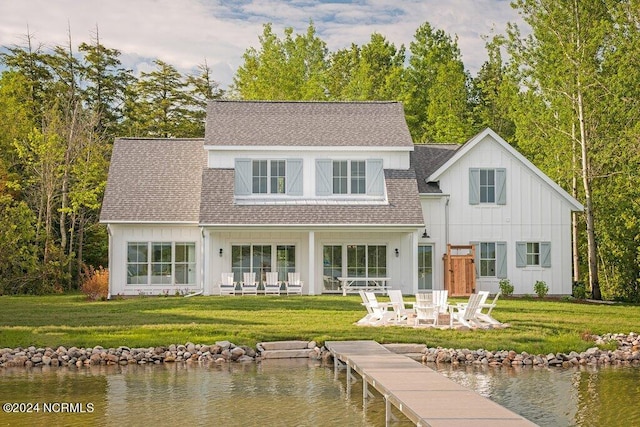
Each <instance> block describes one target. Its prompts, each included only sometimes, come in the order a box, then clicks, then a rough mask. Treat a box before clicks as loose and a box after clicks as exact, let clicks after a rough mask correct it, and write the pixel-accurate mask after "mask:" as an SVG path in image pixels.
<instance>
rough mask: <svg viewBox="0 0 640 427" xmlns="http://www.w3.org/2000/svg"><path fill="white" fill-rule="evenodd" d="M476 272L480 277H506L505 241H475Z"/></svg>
mask: <svg viewBox="0 0 640 427" xmlns="http://www.w3.org/2000/svg"><path fill="white" fill-rule="evenodd" d="M475 245H476V259H475V264H476V274H477V276H478V277H480V278H484V277H487V278H488V277H496V278H498V279H505V278H506V277H507V243H506V242H476V243H475Z"/></svg>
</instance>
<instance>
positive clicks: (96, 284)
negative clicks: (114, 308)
mask: <svg viewBox="0 0 640 427" xmlns="http://www.w3.org/2000/svg"><path fill="white" fill-rule="evenodd" d="M82 293H84V294H85V295H86V296H87V299H88V300H91V301H98V300H102V301H104V300H106V299H107V295H108V294H109V270H108V269H105V268H102V267H99V268H98V269H97V270H96V269H95V268H93V267H91V266H90V267H89V269H88V270H85V271H84V272H83V273H82Z"/></svg>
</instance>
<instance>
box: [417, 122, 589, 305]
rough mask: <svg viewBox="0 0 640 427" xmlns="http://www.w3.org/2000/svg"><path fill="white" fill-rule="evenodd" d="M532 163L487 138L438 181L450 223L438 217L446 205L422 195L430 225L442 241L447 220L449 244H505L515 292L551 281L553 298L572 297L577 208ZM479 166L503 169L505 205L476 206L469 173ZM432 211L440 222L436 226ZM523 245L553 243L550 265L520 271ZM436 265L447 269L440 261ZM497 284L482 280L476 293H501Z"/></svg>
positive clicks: (493, 279) (508, 272) (525, 291)
mask: <svg viewBox="0 0 640 427" xmlns="http://www.w3.org/2000/svg"><path fill="white" fill-rule="evenodd" d="M527 163H528V162H523V161H522V160H521V159H520V158H518V156H517V155H514V154H513V152H511V151H510V150H509V149H508V148H506V147H504V145H503V144H500V143H498V142H497V141H496V140H495V139H494V138H493V137H492V136H491V135H486V136H485V137H484V138H482V139H481V140H480V141H479V142H478V143H476V144H475V145H474V146H473V147H472V149H470V150H468V151H467V152H466V153H464V155H463V156H462V157H460V158H459V159H457V161H455V162H454V163H452V164H451V165H450V166H449V167H448V168H446V170H444V172H442V174H441V175H440V176H439V177H438V179H439V183H440V188H441V190H442V192H443V194H445V195H448V196H449V209H448V220H446V219H444V218H442V214H441V213H440V214H436V215H433V211H434V209H441V203H438V202H437V201H436V200H435V199H434V198H424V197H423V198H422V207H423V212H424V214H425V222H426V223H427V224H429V226H428V228H429V227H431V228H430V231H431V232H432V235H431V236H432V238H434V239H437V240H438V241H443V239H445V236H444V235H441V234H442V233H443V232H445V233H446V228H445V227H444V226H443V222H447V223H448V228H449V242H448V243H451V244H470V243H477V242H505V243H506V276H507V278H508V279H509V280H511V282H512V284H513V285H514V287H515V291H514V293H515V294H533V293H534V289H533V285H534V283H535V282H536V281H538V280H541V281H544V282H546V283H547V285H548V286H549V294H551V295H567V294H571V290H572V278H571V212H572V210H576V205H575V204H572V203H571V202H570V200H568V199H567V197H566V194H562V193H561V192H559V191H558V190H557V188H554V187H553V185H552V184H550V183H549V181H548V180H545V179H543V178H541V176H540V175H539V174H538V173H536V171H534V170H533V169H532V167H533V168H535V166H533V165H531V164H530V163H528V164H527ZM476 168H480V169H499V168H500V169H504V173H505V196H506V200H505V203H504V204H498V203H486V204H484V203H478V204H471V203H473V200H470V190H469V188H470V185H471V184H470V178H469V174H470V170H473V169H476ZM538 172H539V171H538ZM496 175H497V174H496ZM497 197H498V196H496V198H497ZM444 198H445V197H444V196H443V199H444ZM471 199H473V197H471ZM576 203H577V202H576ZM578 205H579V204H578ZM429 213H431V215H433V216H432V217H433V218H434V220H435V223H431V220H430V217H429ZM443 220H444V221H443ZM518 242H538V243H545V245H544V246H546V243H549V244H550V251H551V252H550V266H548V267H543V266H528V267H517V266H516V264H517V254H516V247H517V244H518ZM438 249H439V251H438V252H436V253H437V254H442V253H444V252H443V251H446V242H445V244H444V247H440V245H439V247H438ZM545 249H546V248H545ZM476 259H477V258H476ZM436 267H437V268H440V269H442V268H443V266H442V262H441V259H440V258H438V259H437V260H436ZM498 282H499V278H498V277H491V278H488V277H487V278H483V277H478V280H477V290H487V291H490V292H496V291H497V290H498Z"/></svg>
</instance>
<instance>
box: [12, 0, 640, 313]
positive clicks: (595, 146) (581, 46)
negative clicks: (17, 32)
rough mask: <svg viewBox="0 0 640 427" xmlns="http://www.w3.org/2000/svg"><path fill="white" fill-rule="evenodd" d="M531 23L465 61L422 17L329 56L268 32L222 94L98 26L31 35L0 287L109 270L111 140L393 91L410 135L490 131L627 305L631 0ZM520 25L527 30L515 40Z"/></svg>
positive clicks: (593, 287) (425, 137) (639, 287)
mask: <svg viewBox="0 0 640 427" xmlns="http://www.w3.org/2000/svg"><path fill="white" fill-rule="evenodd" d="M512 6H513V7H515V8H516V9H517V10H518V12H519V13H520V14H521V16H522V18H523V20H524V21H525V22H526V23H527V25H528V32H527V34H522V33H521V29H520V28H518V27H517V26H516V25H513V24H510V25H509V26H508V27H507V28H506V30H505V32H504V33H503V34H497V35H493V36H492V37H487V38H486V40H485V41H486V51H487V57H488V59H487V61H486V62H485V63H484V64H483V65H482V67H481V68H480V70H479V71H478V72H477V74H476V75H475V76H471V74H470V73H469V71H467V70H466V68H465V66H464V62H463V59H462V55H461V52H460V49H459V47H458V43H457V39H456V37H455V36H451V35H450V34H447V33H446V32H444V31H442V30H440V29H437V28H434V27H433V26H431V25H430V24H429V23H428V22H425V23H424V24H422V25H421V26H420V27H419V28H418V29H417V30H416V31H415V34H414V38H413V40H412V41H411V42H410V44H409V46H408V47H405V46H404V45H401V46H395V45H394V44H393V43H391V42H390V41H389V40H387V39H386V37H385V36H384V35H382V34H379V33H373V34H371V36H370V40H369V42H368V43H365V44H362V45H357V44H355V43H352V44H351V45H350V46H349V47H347V48H343V49H339V50H336V51H333V52H332V51H329V50H328V48H327V45H326V43H325V42H324V41H323V40H322V38H321V37H319V36H318V34H317V33H316V29H315V27H314V25H313V23H312V22H310V23H309V26H308V28H307V30H306V31H305V32H303V33H300V34H296V33H295V32H294V30H293V29H292V28H286V29H285V30H284V33H283V34H282V36H280V35H278V34H276V33H275V32H274V30H273V27H272V26H271V25H270V24H265V25H264V27H263V31H262V34H261V35H260V36H259V43H258V46H256V47H251V48H249V49H247V50H246V51H245V52H244V54H243V56H242V64H241V65H240V67H239V68H238V69H237V71H236V74H235V76H234V79H233V84H232V85H231V86H230V87H229V88H228V90H227V91H226V92H223V91H222V90H220V88H219V87H218V83H217V82H216V81H215V80H213V76H212V75H211V72H210V70H209V69H208V67H207V65H206V63H205V64H203V65H201V66H200V67H199V68H198V70H197V72H196V73H194V74H186V75H182V74H181V73H180V72H178V71H177V70H176V68H175V67H173V66H171V65H170V64H167V63H165V62H163V61H161V60H156V61H155V69H154V70H153V71H151V72H147V73H144V72H143V73H140V75H139V76H135V75H134V73H133V72H132V71H131V70H126V69H124V68H123V67H122V65H121V62H120V60H119V55H120V52H119V51H118V50H116V49H110V48H107V47H105V46H103V45H102V44H101V43H100V41H99V38H98V34H97V31H96V34H95V36H94V37H93V39H92V40H91V42H90V43H81V44H80V45H79V47H78V51H77V52H75V51H73V48H72V43H71V40H69V43H68V45H67V46H56V47H55V48H54V49H52V50H48V51H45V50H44V49H43V48H42V47H41V46H38V47H34V46H33V45H32V43H33V40H32V39H31V38H30V37H29V36H27V38H26V42H25V44H24V45H23V46H12V47H8V48H7V50H6V53H4V54H2V57H1V60H2V62H3V64H4V65H5V67H6V69H7V71H4V72H3V74H2V76H1V77H0V147H1V149H2V154H1V156H0V227H2V228H1V229H2V230H5V231H3V232H2V234H1V235H0V293H2V292H4V293H17V292H27V293H35V292H46V291H51V290H54V289H62V290H67V289H73V288H74V287H75V286H77V279H78V277H80V272H81V271H82V267H83V266H84V265H87V264H88V265H94V266H97V265H99V264H100V263H102V264H104V263H106V242H107V238H106V233H105V230H104V227H102V226H100V225H98V224H97V217H98V214H99V209H100V201H101V196H102V192H103V190H104V185H105V181H106V173H107V169H108V161H109V152H110V147H111V142H112V141H113V139H114V137H115V136H117V135H125V136H137V137H201V136H203V133H204V130H203V129H204V127H203V126H204V125H203V123H204V116H205V103H206V100H207V99H211V98H218V97H225V98H232V99H246V100H251V99H254V100H257V99H259V100H328V101H343V100H398V101H402V102H403V104H404V107H405V115H406V119H407V123H408V126H409V129H410V132H411V135H412V138H413V139H414V142H416V143H427V142H428V143H439V142H446V143H463V142H465V141H466V140H468V139H469V138H470V137H471V136H473V135H474V134H475V133H477V132H478V131H480V130H482V129H483V128H485V127H491V128H492V129H494V130H495V131H496V132H498V133H499V134H500V135H501V136H502V137H503V138H505V140H507V141H508V142H509V143H510V144H512V145H513V146H514V147H516V148H517V149H518V150H519V151H520V152H522V153H523V154H524V155H525V156H527V157H528V158H529V159H530V160H532V161H533V162H534V163H535V164H536V165H537V166H538V167H540V168H541V169H542V170H543V171H544V172H545V173H547V174H548V175H549V176H550V177H551V178H552V179H554V180H555V181H556V182H558V183H559V184H560V185H561V186H562V187H563V188H565V189H566V190H567V191H568V192H569V193H571V194H572V195H574V196H575V197H576V198H577V199H578V200H580V201H581V202H582V203H583V204H584V205H585V211H584V212H582V213H576V214H575V215H574V216H573V219H572V222H573V239H574V250H573V253H574V279H575V280H576V282H584V283H586V285H587V288H588V290H589V291H590V292H591V293H592V295H593V297H594V298H597V299H600V298H606V299H625V300H634V301H638V300H640V205H639V201H640V177H639V172H638V170H639V166H640V125H639V124H638V115H639V114H640V108H638V103H639V102H640V93H639V92H640V66H639V65H640V64H639V63H638V62H639V61H640V43H639V42H640V2H639V1H638V0H622V1H614V0H596V1H593V2H580V1H578V0H561V1H557V0H517V1H514V2H513V4H512ZM529 31H530V32H529Z"/></svg>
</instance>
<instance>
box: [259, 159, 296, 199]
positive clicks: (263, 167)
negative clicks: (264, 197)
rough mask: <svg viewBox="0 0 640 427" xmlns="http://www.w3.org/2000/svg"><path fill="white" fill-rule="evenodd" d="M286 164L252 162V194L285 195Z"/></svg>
mask: <svg viewBox="0 0 640 427" xmlns="http://www.w3.org/2000/svg"><path fill="white" fill-rule="evenodd" d="M286 165H287V162H286V161H285V160H253V162H252V168H251V169H252V185H251V190H252V191H251V192H252V193H253V194H267V193H269V194H285V193H286V189H287V186H286V182H287V168H286Z"/></svg>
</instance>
